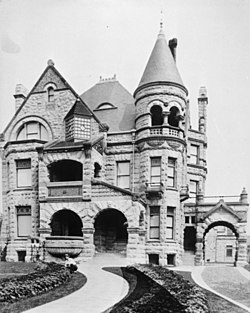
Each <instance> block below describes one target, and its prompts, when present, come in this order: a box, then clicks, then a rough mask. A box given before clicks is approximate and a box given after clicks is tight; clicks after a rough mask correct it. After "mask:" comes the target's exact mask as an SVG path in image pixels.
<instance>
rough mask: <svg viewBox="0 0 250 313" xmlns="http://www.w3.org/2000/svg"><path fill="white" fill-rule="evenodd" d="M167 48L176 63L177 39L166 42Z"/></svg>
mask: <svg viewBox="0 0 250 313" xmlns="http://www.w3.org/2000/svg"><path fill="white" fill-rule="evenodd" d="M168 46H169V48H170V51H171V53H172V56H173V58H174V60H175V62H176V47H177V38H173V39H170V40H169V42H168Z"/></svg>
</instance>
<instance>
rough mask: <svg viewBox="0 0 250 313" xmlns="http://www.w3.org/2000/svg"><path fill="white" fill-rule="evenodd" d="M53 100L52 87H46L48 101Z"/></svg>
mask: <svg viewBox="0 0 250 313" xmlns="http://www.w3.org/2000/svg"><path fill="white" fill-rule="evenodd" d="M53 101H54V88H53V87H49V88H48V102H53Z"/></svg>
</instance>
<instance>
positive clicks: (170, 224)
mask: <svg viewBox="0 0 250 313" xmlns="http://www.w3.org/2000/svg"><path fill="white" fill-rule="evenodd" d="M173 220H174V219H173V216H167V227H173V224H174V223H173Z"/></svg>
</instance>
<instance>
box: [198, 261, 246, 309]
mask: <svg viewBox="0 0 250 313" xmlns="http://www.w3.org/2000/svg"><path fill="white" fill-rule="evenodd" d="M202 277H203V279H204V281H205V282H207V284H208V285H209V286H210V287H211V288H213V289H214V290H216V291H218V292H219V293H221V294H223V295H225V296H227V297H229V298H231V299H233V300H235V301H237V302H239V303H241V304H244V305H246V306H248V307H250V299H249V295H250V293H249V290H250V281H249V280H248V279H247V278H246V277H244V276H242V275H241V274H239V272H238V271H237V269H236V268H235V267H227V268H220V267H213V268H209V267H208V268H205V270H204V271H203V272H202ZM229 280H230V284H228V281H229Z"/></svg>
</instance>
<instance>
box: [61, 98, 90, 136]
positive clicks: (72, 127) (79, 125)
mask: <svg viewBox="0 0 250 313" xmlns="http://www.w3.org/2000/svg"><path fill="white" fill-rule="evenodd" d="M65 137H66V140H68V141H81V140H89V139H90V137H91V113H90V111H89V109H88V108H87V106H86V105H85V103H83V102H82V101H81V100H80V99H77V100H76V102H75V104H74V105H73V107H72V108H71V109H70V111H69V112H68V114H67V115H66V116H65Z"/></svg>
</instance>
